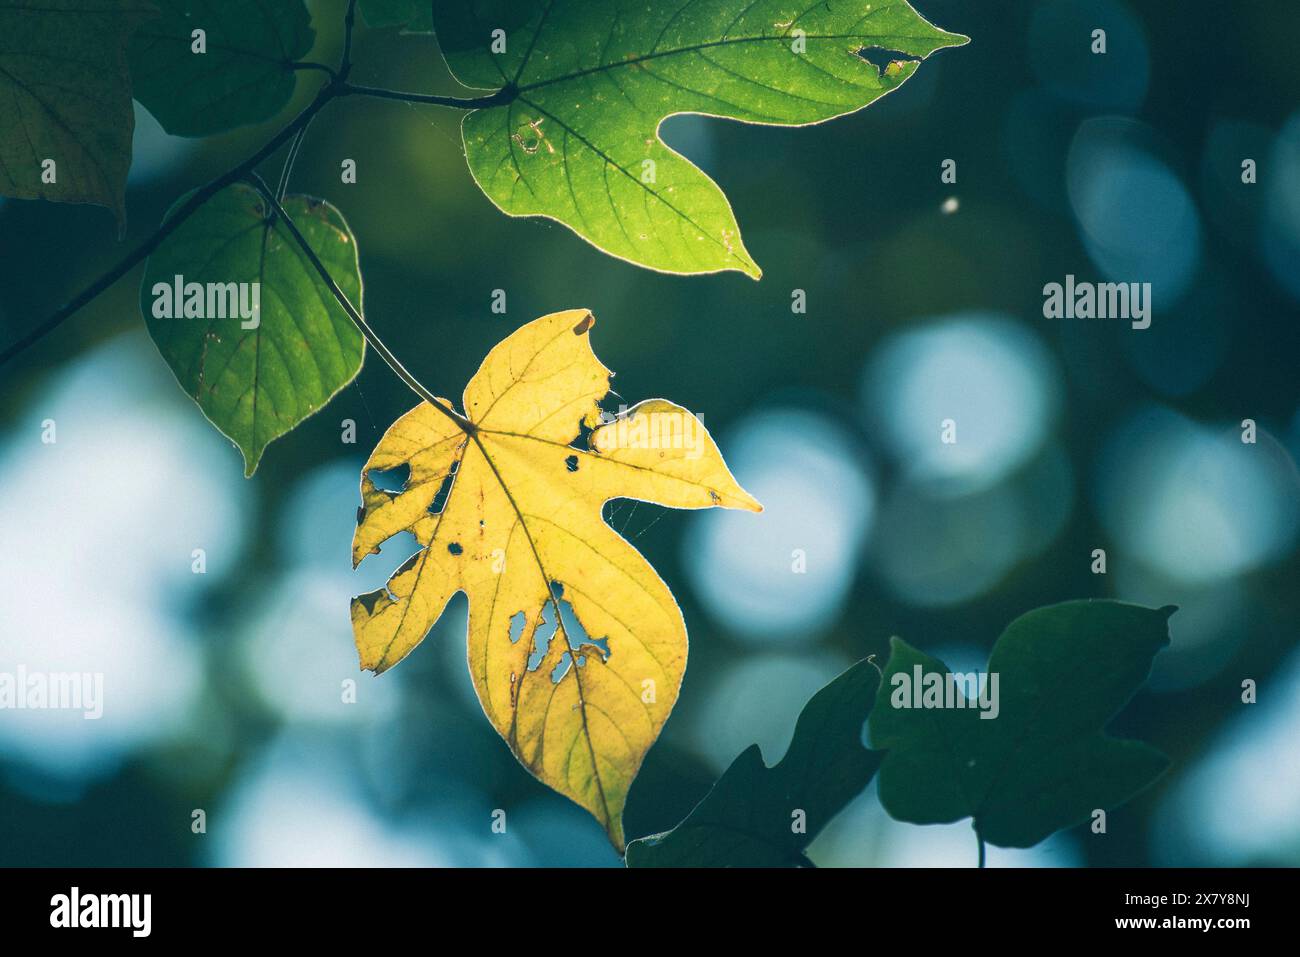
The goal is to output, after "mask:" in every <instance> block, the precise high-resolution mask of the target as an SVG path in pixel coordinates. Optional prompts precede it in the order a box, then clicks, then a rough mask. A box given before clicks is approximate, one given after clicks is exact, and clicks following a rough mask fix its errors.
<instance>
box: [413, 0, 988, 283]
mask: <svg viewBox="0 0 1300 957" xmlns="http://www.w3.org/2000/svg"><path fill="white" fill-rule="evenodd" d="M434 18H435V24H436V27H437V32H438V39H439V44H440V45H441V47H442V50H443V54H444V56H445V57H446V59H447V63H448V65H449V66H450V67H451V70H452V72H453V73H454V74H455V75H456V76H457V77H458V78H459V79H460V80H461V82H463V83H465V84H466V85H467V86H471V87H476V88H480V89H497V88H508V90H509V91H512V92H515V91H517V95H515V96H514V97H513V98H512V99H510V101H509V102H508V103H504V104H503V105H501V106H494V107H491V108H488V109H483V110H478V111H475V112H472V113H470V114H469V115H467V116H466V117H465V120H464V124H463V126H462V133H463V137H464V142H465V153H466V157H467V159H468V161H469V167H470V171H471V173H473V175H474V179H475V180H476V181H477V182H478V184H479V186H480V187H481V188H482V189H483V191H484V192H485V193H486V194H487V195H488V197H489V198H490V199H491V200H492V201H493V202H494V203H496V204H497V206H499V207H500V208H501V209H502V210H503V211H505V212H506V213H509V214H511V215H513V216H547V217H550V218H552V219H555V220H558V221H559V222H561V223H563V224H564V225H566V226H568V227H569V228H570V229H572V230H574V231H575V232H576V233H578V235H580V236H582V237H583V238H584V239H586V240H587V241H589V242H591V243H592V244H593V245H595V246H596V247H598V248H599V249H602V250H604V251H605V252H607V253H609V254H611V255H614V256H619V257H621V258H624V259H627V260H630V261H631V262H634V263H637V264H639V265H642V266H648V267H650V268H651V269H659V270H663V271H666V272H674V273H707V272H718V271H720V270H726V269H734V270H739V271H741V272H744V273H747V274H748V275H750V276H752V277H754V278H758V276H759V275H760V270H759V268H758V266H757V265H756V264H755V263H754V261H753V260H752V259H751V258H750V255H749V253H748V251H746V249H745V245H744V243H743V242H742V241H741V238H740V229H739V227H738V226H737V225H736V220H735V217H734V216H733V215H732V212H731V206H730V204H728V202H727V199H726V197H725V196H724V195H723V193H722V190H720V189H719V188H718V186H717V184H716V183H714V182H713V180H711V179H709V177H708V176H706V175H705V174H704V173H703V172H702V171H701V170H700V169H699V168H697V167H696V166H695V165H693V164H692V163H691V162H690V161H689V160H687V159H685V158H683V157H682V156H681V155H679V154H678V153H676V152H674V151H673V150H671V149H669V148H668V147H667V146H666V145H665V144H664V143H663V141H662V140H660V139H659V125H660V123H661V122H662V121H663V120H664V119H665V118H666V117H668V116H672V115H674V114H677V113H701V114H706V115H710V116H720V117H730V118H733V119H737V120H743V121H746V122H750V123H769V124H779V125H784V126H800V125H805V124H809V123H817V122H821V121H823V120H829V119H831V118H833V117H837V116H843V115H844V114H846V113H852V112H854V111H855V110H859V109H861V108H862V107H864V106H866V105H867V104H869V103H871V102H872V101H873V100H875V99H877V98H879V97H880V96H882V95H884V94H885V93H888V92H889V91H891V90H893V89H894V88H896V87H897V86H898V85H899V84H900V83H902V82H903V81H905V80H906V79H907V78H908V77H910V76H911V75H912V74H913V73H914V72H915V71H916V68H917V66H918V65H919V62H918V61H919V59H920V58H924V57H926V56H929V54H931V53H933V52H934V51H935V50H937V49H940V48H941V47H948V46H955V45H958V44H961V43H965V42H966V38H965V37H962V36H958V35H956V34H952V33H946V32H944V31H943V30H939V29H937V28H935V27H933V26H931V25H930V24H929V23H927V22H926V21H925V20H924V19H922V18H921V17H920V16H919V15H918V14H917V13H916V11H915V10H913V9H912V7H911V6H909V5H908V4H907V3H906V2H905V0H874V2H867V0H830V2H823V3H816V4H810V3H807V2H805V0H689V2H685V3H646V2H645V0H518V2H513V3H505V2H502V0H464V2H458V3H447V4H439V5H438V6H437V8H436V10H435V13H434ZM502 34H504V37H503V36H502ZM503 42H504V45H505V46H504V50H501V44H502V43H503ZM494 43H495V45H496V48H497V49H496V52H494V49H493V46H494ZM869 48H879V49H883V50H886V51H894V53H895V54H896V56H897V58H896V59H893V60H892V61H891V62H890V63H889V65H888V66H887V67H886V68H885V69H884V70H880V69H877V68H876V67H875V66H873V65H872V64H871V63H869V62H868V61H867V60H866V59H865V58H864V57H863V56H861V55H860V54H861V53H862V51H864V50H866V49H869Z"/></svg>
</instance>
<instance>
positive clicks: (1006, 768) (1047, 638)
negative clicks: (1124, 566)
mask: <svg viewBox="0 0 1300 957" xmlns="http://www.w3.org/2000/svg"><path fill="white" fill-rule="evenodd" d="M1173 612H1174V609H1173V608H1172V607H1168V608H1162V609H1159V610H1155V609H1151V608H1143V607H1141V606H1139V605H1130V604H1125V603H1123V602H1115V601H1071V602H1065V603H1063V604H1060V605H1051V606H1048V607H1046V608H1038V609H1036V610H1034V611H1031V612H1029V613H1028V614H1025V615H1022V616H1021V617H1019V618H1017V619H1016V620H1015V621H1013V622H1012V623H1011V624H1010V625H1009V626H1008V627H1007V630H1006V631H1004V632H1003V633H1002V636H1001V637H1000V638H999V639H998V641H997V644H996V645H994V647H993V653H992V654H991V655H990V657H989V663H988V673H989V677H988V679H987V680H986V688H987V689H988V690H989V691H990V692H991V690H992V688H993V684H992V682H993V678H994V676H996V677H997V682H998V683H997V688H998V692H997V694H996V695H993V694H991V693H990V694H988V696H987V703H988V704H989V705H990V707H988V708H985V709H983V712H984V713H988V714H994V713H996V717H993V718H985V717H981V713H982V711H981V708H980V705H981V704H983V703H985V701H986V699H984V698H981V699H979V700H974V701H971V700H967V699H966V698H964V697H962V696H961V695H960V691H958V692H957V693H956V695H955V697H954V702H955V703H957V704H958V707H956V708H953V707H943V708H938V707H920V708H918V707H915V704H916V703H917V701H918V699H917V697H916V694H917V692H916V691H915V685H916V676H917V675H918V674H920V675H922V676H923V677H922V679H921V688H922V689H924V687H925V685H926V683H927V682H929V683H933V682H935V681H939V682H946V680H947V679H946V678H945V676H946V675H948V674H949V672H948V669H947V667H946V666H945V665H944V664H943V662H941V661H938V660H936V659H934V658H931V657H929V656H928V655H924V654H922V653H921V652H919V651H917V650H916V649H915V648H912V647H911V646H909V645H908V644H907V643H906V642H904V641H901V640H899V639H898V638H895V639H893V641H892V643H891V650H892V653H891V655H890V658H889V664H888V665H887V666H886V668H885V677H884V680H883V681H882V682H881V684H880V691H879V694H878V697H877V700H876V706H875V708H874V709H873V710H872V712H871V722H870V727H871V743H872V745H873V746H874V747H877V748H885V749H887V751H888V753H887V755H886V757H885V761H884V764H883V765H882V767H881V769H880V781H879V795H880V803H881V804H882V805H884V808H885V810H886V811H888V812H889V814H890V815H891V816H892V817H895V818H897V819H899V820H901V821H911V822H912V823H914V824H946V823H950V822H952V821H957V820H960V819H961V818H964V817H972V818H974V819H975V820H974V825H975V829H976V831H977V832H978V833H979V834H980V836H982V837H983V838H984V840H986V841H988V842H989V843H992V844H997V845H1000V846H1002V847H1031V846H1032V845H1034V844H1037V843H1038V842H1039V841H1041V840H1042V839H1043V838H1045V837H1047V836H1048V835H1049V834H1051V833H1052V832H1054V831H1057V830H1059V829H1061V828H1064V827H1070V826H1072V825H1074V824H1078V823H1080V822H1082V821H1085V820H1087V819H1088V818H1089V816H1090V815H1091V814H1092V812H1093V810H1094V809H1097V808H1102V809H1109V808H1113V807H1115V806H1117V805H1119V804H1122V803H1123V802H1124V801H1126V800H1128V799H1129V798H1131V797H1132V796H1133V795H1134V794H1136V793H1137V792H1138V791H1140V790H1142V789H1143V788H1145V787H1146V786H1147V785H1149V784H1150V783H1151V782H1152V781H1154V780H1155V779H1156V778H1157V777H1158V776H1159V775H1160V774H1161V773H1163V772H1164V770H1165V769H1166V768H1167V767H1168V766H1169V759H1168V758H1167V757H1165V756H1164V755H1163V754H1161V753H1160V752H1158V751H1156V750H1154V749H1153V748H1150V747H1148V746H1147V745H1145V744H1142V743H1141V742H1138V741H1128V740H1118V739H1116V738H1112V737H1109V736H1107V735H1106V734H1104V733H1103V730H1102V729H1103V728H1104V727H1105V725H1106V723H1107V722H1108V721H1109V720H1110V718H1111V717H1113V716H1114V715H1115V714H1116V713H1117V712H1118V711H1120V709H1122V708H1123V707H1124V705H1125V704H1126V703H1127V702H1128V700H1129V699H1130V698H1131V697H1132V696H1133V694H1134V692H1135V691H1136V690H1137V689H1138V687H1139V686H1140V685H1141V684H1142V683H1143V682H1144V681H1145V680H1146V677H1147V675H1148V673H1149V672H1150V670H1151V659H1152V658H1153V657H1154V656H1155V654H1156V652H1157V651H1159V650H1160V649H1161V648H1163V647H1164V646H1165V645H1167V644H1168V643H1169V625H1168V619H1169V616H1170V615H1171V614H1173ZM918 669H919V670H918ZM930 675H935V676H936V677H934V678H931V677H928V676H930ZM906 704H911V705H912V706H911V707H905V706H904V705H906ZM962 705H965V707H962Z"/></svg>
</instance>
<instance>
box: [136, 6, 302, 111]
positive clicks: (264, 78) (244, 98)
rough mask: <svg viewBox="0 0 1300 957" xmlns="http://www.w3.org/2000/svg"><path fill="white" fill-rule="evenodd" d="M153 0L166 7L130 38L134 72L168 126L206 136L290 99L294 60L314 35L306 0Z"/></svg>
mask: <svg viewBox="0 0 1300 957" xmlns="http://www.w3.org/2000/svg"><path fill="white" fill-rule="evenodd" d="M152 2H153V3H154V4H156V5H157V6H158V8H159V9H160V10H161V13H162V15H161V16H160V17H158V18H157V19H156V20H153V21H151V22H150V23H149V24H147V25H146V26H145V27H143V28H141V29H140V30H139V31H138V32H137V33H136V35H135V37H134V38H133V39H132V41H131V47H130V57H131V76H132V78H133V80H134V82H135V98H136V99H137V100H139V101H140V102H141V103H142V104H144V106H145V108H146V109H148V111H149V112H150V113H152V114H153V115H154V117H155V118H156V119H157V120H158V122H159V123H161V124H162V127H163V129H165V130H166V131H167V132H168V133H171V134H173V135H175V136H209V135H211V134H213V133H221V132H223V131H225V130H229V129H233V128H234V127H237V126H244V125H246V124H249V123H259V122H261V121H262V120H269V119H270V118H271V117H273V116H275V115H276V114H277V113H279V112H280V111H281V110H282V109H284V108H285V106H287V105H288V103H289V100H290V98H291V97H292V96H293V90H294V84H295V83H296V82H297V71H296V70H295V69H294V67H293V64H294V63H295V62H297V61H299V60H301V59H302V58H303V57H304V56H306V55H307V53H308V52H309V51H310V50H311V47H312V44H313V43H314V42H315V37H316V34H315V31H314V30H312V27H311V16H310V15H309V14H308V13H307V7H306V6H305V5H304V4H303V2H302V0H276V2H274V3H267V2H266V0H152ZM198 31H202V33H201V34H198ZM196 34H197V35H196ZM200 44H201V48H200Z"/></svg>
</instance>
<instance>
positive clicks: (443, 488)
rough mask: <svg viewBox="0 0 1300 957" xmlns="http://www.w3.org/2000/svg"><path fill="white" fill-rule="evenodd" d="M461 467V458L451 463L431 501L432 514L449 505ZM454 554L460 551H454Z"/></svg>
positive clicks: (430, 510) (430, 509)
mask: <svg viewBox="0 0 1300 957" xmlns="http://www.w3.org/2000/svg"><path fill="white" fill-rule="evenodd" d="M459 468H460V460H459V459H457V460H456V461H455V462H452V463H451V470H450V471H449V472H447V477H446V478H444V479H443V480H442V484H441V485H439V486H438V494H437V495H435V496H434V497H433V501H432V502H430V503H429V514H430V515H438V514H440V513H441V512H442V510H443V508H444V507H445V506H446V505H447V496H448V495H450V494H451V486H452V484H453V483H454V482H455V481H456V472H457V470H458V469H459ZM452 554H458V553H456V552H453V553H452Z"/></svg>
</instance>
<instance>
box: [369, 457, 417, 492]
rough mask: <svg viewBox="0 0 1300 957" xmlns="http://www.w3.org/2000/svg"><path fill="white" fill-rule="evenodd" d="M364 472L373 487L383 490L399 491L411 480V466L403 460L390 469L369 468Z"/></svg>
mask: <svg viewBox="0 0 1300 957" xmlns="http://www.w3.org/2000/svg"><path fill="white" fill-rule="evenodd" d="M366 474H367V476H368V477H369V478H370V481H371V482H373V483H374V485H375V488H377V489H381V490H382V491H385V492H400V491H402V489H404V488H406V483H407V482H409V481H410V480H411V466H410V465H408V464H407V463H405V462H403V463H402V464H401V465H394V466H393V467H392V468H391V469H371V470H370V471H369V472H368V473H366Z"/></svg>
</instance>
